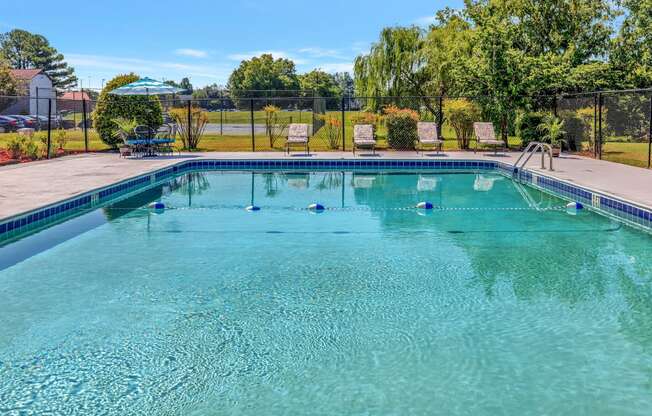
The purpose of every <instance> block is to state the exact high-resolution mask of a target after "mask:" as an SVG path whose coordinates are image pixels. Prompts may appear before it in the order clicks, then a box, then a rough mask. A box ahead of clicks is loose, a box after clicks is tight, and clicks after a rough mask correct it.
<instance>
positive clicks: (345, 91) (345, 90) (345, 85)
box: [333, 72, 354, 96]
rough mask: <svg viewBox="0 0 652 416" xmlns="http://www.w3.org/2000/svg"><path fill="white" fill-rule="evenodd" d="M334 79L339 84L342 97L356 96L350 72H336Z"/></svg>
mask: <svg viewBox="0 0 652 416" xmlns="http://www.w3.org/2000/svg"><path fill="white" fill-rule="evenodd" d="M333 79H334V80H335V83H336V84H337V88H338V89H339V91H340V95H346V96H352V95H353V94H354V83H353V78H352V77H351V74H349V73H348V72H336V73H334V74H333Z"/></svg>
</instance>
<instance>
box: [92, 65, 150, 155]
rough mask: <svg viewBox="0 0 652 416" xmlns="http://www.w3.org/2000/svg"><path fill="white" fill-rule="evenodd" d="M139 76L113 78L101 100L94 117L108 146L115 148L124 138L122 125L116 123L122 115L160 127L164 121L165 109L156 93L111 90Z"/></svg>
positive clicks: (96, 125) (130, 75)
mask: <svg viewBox="0 0 652 416" xmlns="http://www.w3.org/2000/svg"><path fill="white" fill-rule="evenodd" d="M138 79H139V77H138V75H136V74H128V75H118V76H117V77H115V78H113V79H112V80H111V81H109V82H108V83H107V84H106V86H105V87H104V89H103V90H102V92H101V93H100V97H99V98H98V100H97V105H96V107H95V111H93V114H92V119H93V124H94V126H95V129H96V130H97V133H98V134H99V136H100V138H101V139H102V141H103V142H104V143H106V144H107V145H109V146H111V147H113V148H115V147H117V145H118V144H119V143H121V139H119V138H118V137H117V136H116V131H117V130H118V126H116V124H115V123H114V122H113V120H114V119H116V118H118V117H124V118H128V119H135V120H136V121H137V122H138V124H143V125H146V126H149V127H151V128H152V129H158V128H159V127H160V126H161V124H163V110H162V108H161V103H160V101H159V99H158V97H156V96H142V95H141V96H136V95H129V96H125V95H113V94H109V92H110V91H112V90H114V89H116V88H118V87H121V86H123V85H127V84H129V83H131V82H134V81H137V80H138Z"/></svg>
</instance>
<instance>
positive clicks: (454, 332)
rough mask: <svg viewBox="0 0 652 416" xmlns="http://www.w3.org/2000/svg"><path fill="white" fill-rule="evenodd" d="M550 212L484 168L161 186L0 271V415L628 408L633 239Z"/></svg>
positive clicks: (650, 278)
mask: <svg viewBox="0 0 652 416" xmlns="http://www.w3.org/2000/svg"><path fill="white" fill-rule="evenodd" d="M154 200H161V201H162V202H163V203H164V204H165V205H166V207H168V209H166V210H165V211H164V212H163V213H162V214H161V215H152V214H151V212H150V211H149V210H147V209H144V208H145V207H146V206H147V204H148V203H149V202H151V201H154ZM252 201H255V203H256V204H257V205H259V206H261V207H262V209H261V211H259V212H256V213H251V212H247V211H245V210H244V209H243V208H244V207H245V206H247V205H249V204H250V203H252ZM420 201H430V202H432V203H433V204H434V205H435V206H436V207H437V209H435V210H432V211H429V212H427V213H426V212H424V211H423V210H417V209H415V208H414V207H415V205H416V204H417V203H418V202H420ZM314 202H319V203H322V204H323V205H324V206H326V207H327V208H328V209H327V210H326V212H324V213H323V214H321V215H313V214H312V213H310V212H309V211H308V210H306V209H305V207H306V206H308V204H310V203H314ZM563 205H564V202H563V201H561V200H559V199H556V198H553V197H550V196H548V195H545V194H542V193H540V192H538V191H536V190H534V189H531V188H527V187H522V186H519V185H518V184H515V183H513V182H512V181H511V180H509V179H508V178H504V179H503V178H502V177H498V176H492V175H486V174H484V173H483V174H482V175H479V174H478V175H476V174H439V173H436V172H421V173H419V174H397V173H382V174H374V173H370V172H365V173H355V174H353V173H350V172H321V173H315V174H307V173H301V174H287V173H264V174H263V173H255V174H254V173H240V174H231V173H221V172H211V173H205V174H193V175H187V176H184V177H179V178H176V179H174V180H172V181H170V182H168V183H166V184H164V185H162V186H159V187H156V188H154V189H151V190H148V191H146V192H144V193H142V194H140V195H138V196H135V197H131V198H127V199H125V200H123V201H120V202H119V203H116V204H114V205H113V206H111V207H107V208H105V209H104V210H102V211H96V212H97V213H105V214H106V217H107V218H108V222H102V221H100V222H99V223H98V224H96V225H94V226H93V227H92V228H88V229H87V231H86V232H83V233H81V234H77V235H74V236H72V237H71V238H69V239H66V240H63V241H57V244H56V245H48V246H46V248H45V249H42V250H41V251H39V252H37V253H33V255H31V256H25V258H24V260H23V261H21V262H16V263H15V264H14V263H12V264H11V265H10V267H7V268H6V269H4V270H0V281H1V282H2V285H0V295H2V299H3V302H1V303H0V321H1V322H2V331H0V363H1V364H2V365H0V403H1V405H0V409H3V410H4V409H9V410H8V412H9V413H10V414H11V412H14V413H16V414H20V413H21V412H22V413H25V414H30V413H31V414H47V413H58V414H75V413H80V412H81V411H80V409H83V410H84V413H89V414H95V413H103V414H243V415H248V414H251V415H259V414H308V413H314V412H315V409H317V408H318V409H319V413H320V414H354V413H355V414H369V413H372V414H432V413H436V412H437V411H440V412H441V413H442V414H447V415H448V414H452V415H456V414H459V415H465V414H479V415H482V414H487V415H493V414H497V413H499V414H519V415H521V414H523V415H525V414H539V413H549V414H576V413H577V412H578V410H577V409H581V411H580V412H581V413H586V414H646V413H647V412H648V411H649V408H650V407H651V406H652V395H651V394H650V393H651V392H652V389H651V387H650V386H651V385H652V382H651V380H652V377H651V375H652V370H651V369H652V329H651V328H652V290H651V289H650V288H651V287H652V259H651V258H650V256H649V247H650V236H648V235H645V234H642V233H638V232H636V231H634V230H631V229H627V228H621V227H619V226H618V225H617V224H614V223H613V222H612V221H610V220H608V219H606V218H602V217H598V216H596V215H594V214H591V213H587V214H586V215H579V216H569V215H567V214H566V213H565V210H564V209H550V208H555V207H562V208H563ZM94 224H95V223H94ZM29 241H32V240H30V239H29V238H28V239H25V243H24V244H28V243H29ZM506 391H508V392H509V394H505V392H506ZM7 403H8V404H7ZM533 403H536V405H535V404H533ZM439 409H441V410H439Z"/></svg>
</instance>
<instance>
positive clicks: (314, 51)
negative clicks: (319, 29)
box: [298, 47, 347, 59]
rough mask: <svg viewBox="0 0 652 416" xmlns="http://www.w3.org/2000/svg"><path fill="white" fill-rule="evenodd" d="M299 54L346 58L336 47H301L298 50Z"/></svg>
mask: <svg viewBox="0 0 652 416" xmlns="http://www.w3.org/2000/svg"><path fill="white" fill-rule="evenodd" d="M298 52H299V53H301V54H305V55H308V56H310V57H313V58H339V59H347V58H345V57H344V56H342V54H341V53H340V52H339V51H338V50H337V49H324V48H320V47H308V48H301V49H299V51H298Z"/></svg>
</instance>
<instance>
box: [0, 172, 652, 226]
mask: <svg viewBox="0 0 652 416" xmlns="http://www.w3.org/2000/svg"><path fill="white" fill-rule="evenodd" d="M197 170H223V171H240V170H244V171H251V170H254V171H255V170H264V171H269V170H281V171H282V170H312V171H320V170H322V171H323V170H352V171H360V170H362V171H364V170H389V171H391V170H402V171H405V170H415V171H418V170H441V171H474V172H477V171H496V172H499V173H501V174H503V175H505V176H509V177H514V178H516V179H518V180H520V181H521V182H523V183H526V184H528V185H531V186H533V187H535V188H537V189H540V190H542V191H544V192H548V193H552V194H554V195H556V196H560V197H562V198H564V199H566V200H570V201H577V202H581V203H583V204H584V205H585V206H587V207H590V208H591V209H594V210H595V211H598V212H601V213H603V214H607V215H609V216H612V217H615V218H617V219H620V220H623V221H625V222H627V223H629V224H631V225H635V226H638V227H641V228H644V229H645V230H646V231H650V232H652V209H650V208H647V207H643V206H640V205H637V204H634V203H632V202H628V201H625V200H622V199H619V198H616V197H613V196H610V195H606V194H602V193H599V192H596V191H593V190H589V189H586V188H582V187H580V186H577V185H574V184H571V183H569V182H566V181H562V180H559V179H556V178H552V177H549V176H546V175H543V174H540V173H534V172H531V171H529V170H524V169H521V170H516V171H515V170H514V167H513V166H511V165H509V164H506V163H502V162H499V161H486V160H439V159H437V160H397V159H379V160H368V159H339V160H332V159H331V160H329V159H313V160H306V159H301V160H291V159H290V160H288V159H222V160H220V159H211V160H208V159H207V160H189V161H181V162H179V163H177V164H175V165H173V166H169V167H167V168H163V169H159V170H155V171H152V172H149V173H146V174H142V175H139V176H136V177H134V178H130V179H127V180H124V181H121V182H117V183H115V184H112V185H109V186H105V187H102V188H98V189H94V190H91V191H89V192H85V193H83V194H81V195H78V196H76V197H73V198H70V199H67V200H64V201H61V202H58V203H55V204H51V205H48V206H45V207H41V208H38V209H36V210H33V211H29V212H27V213H23V214H19V215H16V216H12V217H9V218H5V219H2V220H0V239H5V238H6V237H7V236H14V235H17V234H21V233H22V232H24V231H28V230H31V229H34V228H40V227H41V226H44V225H47V224H49V223H51V222H53V221H55V220H58V219H62V218H65V217H67V216H70V215H73V214H74V213H78V212H79V211H81V210H84V209H89V208H94V207H97V206H100V205H103V204H106V203H108V202H110V201H113V200H114V199H116V198H118V197H120V196H123V195H125V194H128V193H131V192H135V191H139V190H141V189H142V188H144V187H147V186H149V185H152V184H156V183H158V182H160V181H162V180H165V179H167V178H170V177H173V176H176V175H179V174H182V173H186V172H190V171H197Z"/></svg>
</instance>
